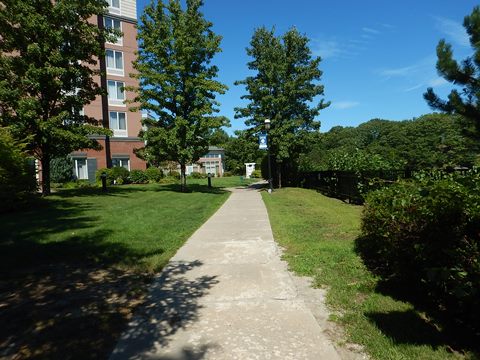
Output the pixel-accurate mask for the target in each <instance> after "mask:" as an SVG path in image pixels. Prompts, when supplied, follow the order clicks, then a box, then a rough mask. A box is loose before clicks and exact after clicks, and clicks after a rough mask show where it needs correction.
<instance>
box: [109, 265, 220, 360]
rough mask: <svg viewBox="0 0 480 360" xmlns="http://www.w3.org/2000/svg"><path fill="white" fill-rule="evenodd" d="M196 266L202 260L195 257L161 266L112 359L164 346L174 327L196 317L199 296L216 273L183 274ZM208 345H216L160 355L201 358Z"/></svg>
mask: <svg viewBox="0 0 480 360" xmlns="http://www.w3.org/2000/svg"><path fill="white" fill-rule="evenodd" d="M199 266H202V262H200V261H198V260H197V261H192V262H173V263H169V264H168V265H167V266H166V267H165V268H164V269H163V271H162V273H161V274H160V276H159V277H158V278H157V279H155V281H154V284H153V287H152V290H151V292H150V294H149V295H148V296H147V299H146V301H145V304H144V305H143V306H142V308H141V310H140V311H139V313H138V314H137V315H136V316H135V318H134V319H133V321H132V322H131V324H130V328H129V329H128V330H127V332H126V333H124V335H123V336H122V338H121V340H120V342H119V344H118V345H117V347H116V349H115V351H114V352H113V354H112V357H111V359H128V358H130V357H134V356H135V355H138V354H142V353H148V352H149V351H153V350H155V349H157V348H159V347H165V346H166V345H167V344H168V343H169V342H170V340H171V338H172V336H173V335H174V334H175V333H176V332H177V331H179V330H180V329H183V328H185V327H186V326H187V325H189V324H191V323H193V322H195V321H196V320H198V312H199V310H200V309H201V308H202V305H200V304H199V299H200V298H201V297H203V296H205V295H206V294H207V293H208V291H209V289H210V288H212V287H213V286H214V285H215V284H217V283H218V280H217V279H216V276H201V277H199V278H196V279H194V280H191V279H187V277H186V276H185V274H186V273H187V272H188V271H190V270H192V269H193V268H195V267H199ZM211 347H215V345H214V344H212V345H205V346H203V347H202V348H200V349H193V348H184V349H183V350H182V354H183V355H179V356H180V357H178V356H176V357H159V359H165V360H166V359H172V360H173V359H178V360H180V359H201V358H203V356H204V354H205V353H206V351H207V350H208V349H209V348H211Z"/></svg>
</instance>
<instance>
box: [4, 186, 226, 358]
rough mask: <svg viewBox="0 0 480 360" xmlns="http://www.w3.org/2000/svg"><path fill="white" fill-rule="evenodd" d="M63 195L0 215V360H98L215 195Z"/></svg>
mask: <svg viewBox="0 0 480 360" xmlns="http://www.w3.org/2000/svg"><path fill="white" fill-rule="evenodd" d="M178 190H179V186H178V185H176V184H173V185H127V186H115V187H111V188H109V191H108V192H107V193H102V192H101V190H100V189H79V190H63V191H59V192H58V193H56V194H54V195H52V196H50V197H48V198H46V199H40V198H38V199H36V200H35V201H33V202H32V203H31V204H29V206H28V208H26V209H23V210H19V211H17V212H15V213H11V214H0V222H1V224H2V234H1V240H0V270H1V280H0V323H1V324H2V326H1V327H0V358H4V357H6V358H9V357H15V358H16V359H24V358H39V359H102V358H108V354H109V352H110V351H111V350H112V347H113V346H114V345H115V343H116V340H117V338H118V336H119V334H120V333H121V331H122V330H123V329H124V327H125V325H126V323H127V322H128V320H129V319H130V318H131V316H132V313H133V311H134V309H135V307H136V306H138V304H140V303H141V302H142V301H143V299H144V297H145V295H146V292H147V288H148V285H149V283H150V282H151V279H152V277H153V274H154V273H156V272H158V271H159V270H161V269H162V267H163V266H164V265H165V264H166V263H167V262H168V260H169V259H170V257H171V256H173V255H174V254H175V252H176V251H177V249H178V248H179V247H180V246H181V245H182V244H183V243H184V242H185V241H186V239H188V237H189V236H190V235H191V234H192V233H193V232H194V231H195V230H196V229H197V228H198V227H200V226H201V225H202V224H203V223H204V222H205V221H206V220H207V219H208V218H209V217H210V216H211V215H212V214H213V213H214V212H215V211H216V210H217V209H218V208H219V207H220V206H221V205H222V204H223V202H224V201H225V200H226V199H227V198H228V196H229V193H228V192H227V191H225V190H223V189H221V188H220V187H214V188H212V189H208V188H207V187H206V186H200V185H193V184H192V185H191V186H189V192H188V193H181V192H179V191H178Z"/></svg>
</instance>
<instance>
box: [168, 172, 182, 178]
mask: <svg viewBox="0 0 480 360" xmlns="http://www.w3.org/2000/svg"><path fill="white" fill-rule="evenodd" d="M168 176H170V177H172V178H175V179H177V180H180V173H179V172H178V171H176V170H171V171H169V172H168Z"/></svg>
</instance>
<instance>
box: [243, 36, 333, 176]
mask: <svg viewBox="0 0 480 360" xmlns="http://www.w3.org/2000/svg"><path fill="white" fill-rule="evenodd" d="M308 42H309V40H308V38H307V37H306V36H304V35H302V34H300V33H299V32H298V30H297V29H295V28H292V29H290V30H288V31H287V32H286V33H285V34H284V35H282V36H278V37H277V36H275V34H274V30H267V29H266V28H264V27H262V28H259V29H257V30H255V32H254V34H253V37H252V40H251V41H250V47H249V48H247V54H248V55H249V56H250V57H252V61H250V62H249V63H248V68H249V69H250V70H253V71H255V75H253V76H248V77H247V78H246V79H244V80H241V81H237V82H236V85H244V86H245V88H246V90H247V94H246V95H244V96H242V99H246V100H247V101H248V104H247V105H246V106H245V107H243V108H242V107H239V108H236V109H235V111H236V114H235V117H236V118H245V119H246V121H245V124H246V125H247V126H250V127H251V128H250V129H249V131H250V132H252V133H257V132H259V131H261V130H262V128H263V125H264V121H265V119H270V120H271V129H270V131H269V147H270V151H271V153H272V156H273V157H274V159H275V162H276V163H283V162H284V161H288V162H291V163H294V162H295V160H296V157H297V155H298V154H299V153H300V152H302V151H304V149H305V148H306V147H307V145H308V144H307V141H306V139H307V138H308V136H307V133H308V132H310V131H314V130H318V129H319V128H320V122H318V121H316V120H315V117H316V116H317V115H318V114H319V112H320V110H322V109H324V108H325V107H327V106H328V105H329V104H328V103H324V101H323V99H322V100H318V97H319V96H321V95H323V90H324V88H323V86H322V85H320V84H319V83H318V81H319V80H320V78H321V76H322V72H321V71H320V69H319V64H320V61H321V59H320V57H313V56H312V53H311V50H310V48H309V46H308ZM280 167H281V165H278V168H277V170H278V173H279V180H281V175H280Z"/></svg>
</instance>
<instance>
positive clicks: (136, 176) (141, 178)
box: [130, 170, 148, 184]
mask: <svg viewBox="0 0 480 360" xmlns="http://www.w3.org/2000/svg"><path fill="white" fill-rule="evenodd" d="M130 181H131V182H132V183H134V184H146V183H148V176H147V174H145V171H143V170H132V171H130Z"/></svg>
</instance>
